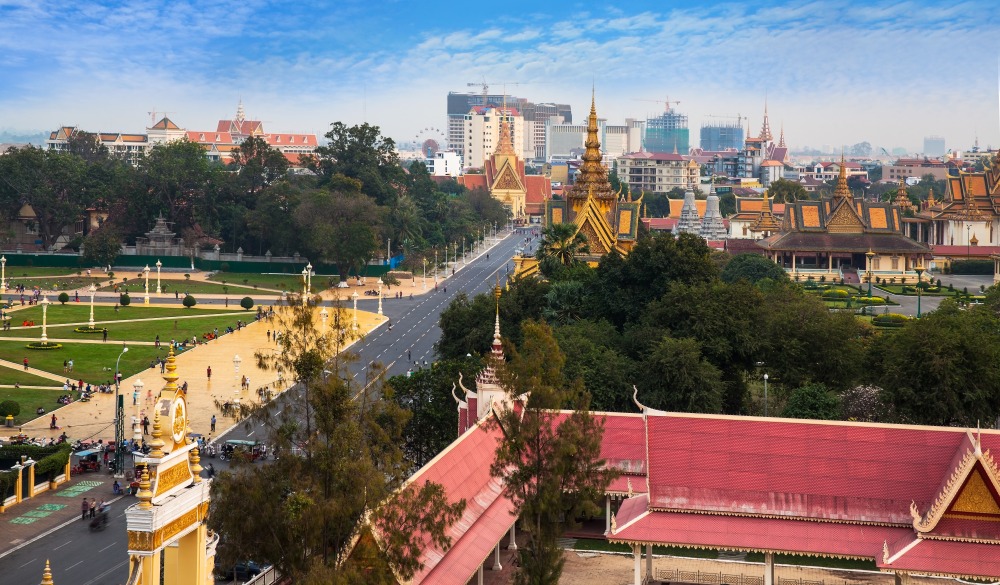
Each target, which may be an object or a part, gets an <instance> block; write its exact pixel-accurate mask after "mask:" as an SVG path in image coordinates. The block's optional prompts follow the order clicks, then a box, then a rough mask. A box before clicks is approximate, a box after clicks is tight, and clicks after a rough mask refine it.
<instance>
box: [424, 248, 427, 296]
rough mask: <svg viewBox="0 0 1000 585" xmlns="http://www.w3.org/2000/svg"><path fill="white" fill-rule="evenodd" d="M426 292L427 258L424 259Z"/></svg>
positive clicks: (425, 285)
mask: <svg viewBox="0 0 1000 585" xmlns="http://www.w3.org/2000/svg"><path fill="white" fill-rule="evenodd" d="M424 290H425V291H426V290H427V257H426V256H425V257H424Z"/></svg>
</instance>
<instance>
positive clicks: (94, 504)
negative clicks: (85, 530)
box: [90, 498, 97, 518]
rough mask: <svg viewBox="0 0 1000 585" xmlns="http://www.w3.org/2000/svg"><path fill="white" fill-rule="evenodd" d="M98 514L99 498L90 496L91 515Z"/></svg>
mask: <svg viewBox="0 0 1000 585" xmlns="http://www.w3.org/2000/svg"><path fill="white" fill-rule="evenodd" d="M96 515H97V499H96V498H90V517H91V518H93V517H94V516H96Z"/></svg>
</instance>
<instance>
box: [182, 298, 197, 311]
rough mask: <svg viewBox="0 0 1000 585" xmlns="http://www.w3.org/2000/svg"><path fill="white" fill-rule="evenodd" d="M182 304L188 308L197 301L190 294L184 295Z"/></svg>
mask: <svg viewBox="0 0 1000 585" xmlns="http://www.w3.org/2000/svg"><path fill="white" fill-rule="evenodd" d="M183 304H184V306H185V307H186V308H188V309H190V308H191V307H193V306H195V305H197V304H198V301H197V300H196V299H195V298H194V297H193V296H191V295H188V296H186V297H184V303H183Z"/></svg>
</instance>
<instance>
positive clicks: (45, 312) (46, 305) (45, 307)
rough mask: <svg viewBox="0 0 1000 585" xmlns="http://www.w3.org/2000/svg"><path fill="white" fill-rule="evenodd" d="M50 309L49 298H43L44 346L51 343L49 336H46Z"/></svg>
mask: <svg viewBox="0 0 1000 585" xmlns="http://www.w3.org/2000/svg"><path fill="white" fill-rule="evenodd" d="M48 309H49V297H45V296H43V297H42V345H45V344H46V343H48V342H49V336H48V335H47V334H46V331H45V330H46V320H47V317H48Z"/></svg>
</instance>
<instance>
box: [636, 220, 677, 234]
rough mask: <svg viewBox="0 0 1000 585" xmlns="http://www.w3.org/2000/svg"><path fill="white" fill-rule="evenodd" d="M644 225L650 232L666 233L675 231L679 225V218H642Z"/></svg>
mask: <svg viewBox="0 0 1000 585" xmlns="http://www.w3.org/2000/svg"><path fill="white" fill-rule="evenodd" d="M642 223H644V224H646V227H647V228H649V230H650V231H654V232H665V231H670V230H672V229H674V226H675V225H677V218H675V217H644V218H642Z"/></svg>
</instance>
